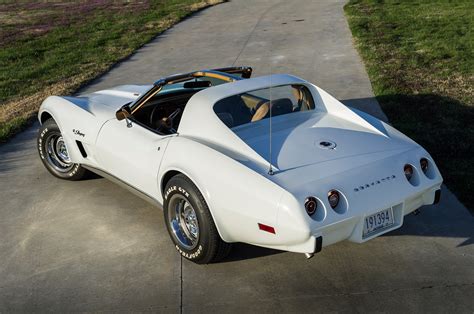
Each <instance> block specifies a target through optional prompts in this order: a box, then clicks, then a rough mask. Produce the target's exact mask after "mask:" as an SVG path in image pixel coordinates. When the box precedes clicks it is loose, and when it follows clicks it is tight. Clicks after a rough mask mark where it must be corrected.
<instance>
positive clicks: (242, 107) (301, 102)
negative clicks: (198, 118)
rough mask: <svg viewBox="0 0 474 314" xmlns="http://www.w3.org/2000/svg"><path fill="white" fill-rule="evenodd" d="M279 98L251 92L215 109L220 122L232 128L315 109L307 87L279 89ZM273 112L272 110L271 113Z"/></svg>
mask: <svg viewBox="0 0 474 314" xmlns="http://www.w3.org/2000/svg"><path fill="white" fill-rule="evenodd" d="M272 89H274V92H275V96H276V98H275V99H272V100H271V101H270V99H269V98H271V95H270V97H269V96H268V90H269V89H266V91H267V92H266V93H265V92H263V93H258V92H249V93H244V94H240V95H234V96H231V97H227V98H224V99H222V100H220V101H218V102H217V103H216V104H215V106H214V111H215V112H216V114H217V116H218V117H219V119H220V120H221V121H222V122H223V123H224V124H225V125H227V126H228V127H229V128H233V127H236V126H239V125H242V124H246V123H251V122H257V121H260V120H262V119H266V118H269V117H270V113H271V115H272V117H275V116H280V115H285V114H289V113H293V112H297V111H305V110H312V109H314V108H315V106H314V101H313V98H312V96H311V92H310V91H309V90H308V88H307V87H305V86H303V85H292V86H278V87H275V88H272ZM270 109H271V110H270Z"/></svg>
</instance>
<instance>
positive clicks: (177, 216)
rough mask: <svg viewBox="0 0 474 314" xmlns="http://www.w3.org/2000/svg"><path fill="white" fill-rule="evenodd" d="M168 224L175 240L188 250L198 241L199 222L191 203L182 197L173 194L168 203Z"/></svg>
mask: <svg viewBox="0 0 474 314" xmlns="http://www.w3.org/2000/svg"><path fill="white" fill-rule="evenodd" d="M168 223H169V225H170V227H171V230H172V231H173V235H174V237H175V239H176V240H177V241H178V242H179V244H180V245H181V246H183V247H184V248H186V249H188V250H192V249H194V248H195V247H196V246H197V244H198V241H199V221H198V219H197V216H196V211H195V210H194V208H193V206H192V205H191V203H190V202H189V201H188V200H187V199H186V198H185V197H184V196H182V195H180V194H175V195H173V196H172V197H171V199H170V202H169V211H168Z"/></svg>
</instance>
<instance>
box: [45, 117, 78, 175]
mask: <svg viewBox="0 0 474 314" xmlns="http://www.w3.org/2000/svg"><path fill="white" fill-rule="evenodd" d="M37 144H38V152H39V155H40V157H41V161H42V162H43V165H44V166H45V167H46V169H48V171H49V172H50V173H51V174H53V175H54V176H56V177H58V178H61V179H65V180H73V181H75V180H79V179H82V178H83V177H84V175H85V174H86V169H84V168H82V167H81V165H80V164H76V163H73V162H72V161H71V158H70V157H69V151H68V148H67V146H66V142H65V141H64V138H63V136H62V134H61V131H60V130H59V127H58V125H57V124H56V122H55V121H54V120H53V119H48V120H47V121H45V122H44V123H43V125H42V126H41V128H40V130H39V134H38V143H37Z"/></svg>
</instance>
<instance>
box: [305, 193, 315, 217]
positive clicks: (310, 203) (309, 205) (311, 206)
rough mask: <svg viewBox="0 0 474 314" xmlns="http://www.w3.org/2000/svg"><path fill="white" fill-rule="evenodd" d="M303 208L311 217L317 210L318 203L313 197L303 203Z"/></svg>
mask: <svg viewBox="0 0 474 314" xmlns="http://www.w3.org/2000/svg"><path fill="white" fill-rule="evenodd" d="M304 208H306V212H307V213H308V215H310V216H311V215H313V214H314V213H315V212H316V209H317V208H318V201H317V200H316V198H315V197H312V196H310V197H308V198H306V200H305V201H304Z"/></svg>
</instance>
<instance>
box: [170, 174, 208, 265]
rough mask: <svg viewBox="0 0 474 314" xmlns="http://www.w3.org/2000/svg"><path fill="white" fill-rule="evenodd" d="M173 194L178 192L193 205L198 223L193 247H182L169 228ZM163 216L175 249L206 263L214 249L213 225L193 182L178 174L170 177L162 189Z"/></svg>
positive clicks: (185, 255) (191, 259) (194, 259)
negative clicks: (170, 203) (169, 212)
mask: <svg viewBox="0 0 474 314" xmlns="http://www.w3.org/2000/svg"><path fill="white" fill-rule="evenodd" d="M175 194H180V195H181V196H182V197H184V198H185V199H186V200H187V201H189V202H190V204H191V205H192V206H193V208H194V211H195V213H196V216H197V219H198V224H199V239H198V243H197V245H196V247H195V248H193V249H187V248H185V247H183V246H182V245H181V244H180V243H179V241H178V240H177V239H176V238H175V235H174V233H173V231H172V230H171V226H170V222H169V219H168V211H169V201H170V200H171V198H172V197H173V195H175ZM163 199H164V206H163V207H164V210H163V212H164V218H165V224H166V228H167V230H168V233H169V235H170V237H171V239H172V241H173V243H174V245H175V248H176V250H177V251H178V252H179V253H180V254H181V255H182V256H183V257H184V258H186V259H188V260H190V261H193V262H196V263H199V262H203V263H208V262H210V261H211V260H212V257H213V256H214V255H215V251H216V239H213V237H215V236H216V231H215V225H214V222H213V220H212V217H211V215H210V212H209V209H208V207H207V204H206V203H205V200H204V199H203V197H202V194H201V193H200V192H199V191H198V190H197V188H196V187H195V186H194V184H192V183H190V182H189V181H188V180H187V179H185V178H183V177H181V176H178V177H174V178H172V179H171V180H170V181H169V182H168V184H167V185H166V187H165V190H164V196H163Z"/></svg>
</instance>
